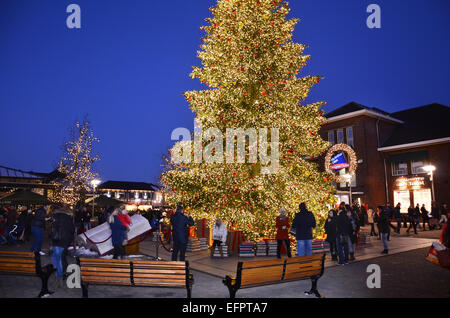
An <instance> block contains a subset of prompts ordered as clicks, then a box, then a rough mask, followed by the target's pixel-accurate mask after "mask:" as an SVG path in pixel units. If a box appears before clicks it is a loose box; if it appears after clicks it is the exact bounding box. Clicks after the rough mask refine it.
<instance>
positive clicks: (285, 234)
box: [276, 216, 291, 240]
mask: <svg viewBox="0 0 450 318" xmlns="http://www.w3.org/2000/svg"><path fill="white" fill-rule="evenodd" d="M283 227H284V229H283ZM290 228H291V223H290V221H289V218H288V217H287V216H286V217H285V218H284V220H281V217H279V216H278V217H277V237H276V239H277V240H289V230H290Z"/></svg>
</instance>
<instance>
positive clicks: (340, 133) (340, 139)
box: [337, 129, 344, 144]
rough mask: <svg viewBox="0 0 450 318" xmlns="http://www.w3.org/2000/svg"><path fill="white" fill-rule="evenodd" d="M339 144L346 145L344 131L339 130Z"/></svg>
mask: <svg viewBox="0 0 450 318" xmlns="http://www.w3.org/2000/svg"><path fill="white" fill-rule="evenodd" d="M337 143H338V144H343V143H344V129H338V130H337Z"/></svg>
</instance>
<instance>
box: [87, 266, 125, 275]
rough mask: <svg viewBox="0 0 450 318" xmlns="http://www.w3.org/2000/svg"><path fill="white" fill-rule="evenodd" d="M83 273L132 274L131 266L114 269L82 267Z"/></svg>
mask: <svg viewBox="0 0 450 318" xmlns="http://www.w3.org/2000/svg"><path fill="white" fill-rule="evenodd" d="M81 272H82V273H84V272H96V273H101V272H107V273H110V272H113V273H129V272H130V266H128V268H113V267H81Z"/></svg>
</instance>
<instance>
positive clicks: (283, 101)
mask: <svg viewBox="0 0 450 318" xmlns="http://www.w3.org/2000/svg"><path fill="white" fill-rule="evenodd" d="M210 11H211V12H212V15H213V16H212V17H211V18H208V19H206V21H207V22H208V24H209V25H207V26H204V27H202V29H203V30H204V31H205V32H206V37H204V38H203V39H202V43H203V44H202V45H201V46H200V48H201V51H199V52H198V56H199V58H200V59H201V62H202V64H203V67H194V68H193V72H192V74H191V77H192V78H195V77H197V78H199V80H200V81H201V83H204V84H206V85H207V86H208V87H209V89H206V90H202V91H189V92H186V93H184V96H185V97H186V99H187V101H188V102H189V103H190V105H191V109H192V111H193V112H194V113H195V114H196V120H197V122H198V123H201V129H202V130H201V131H200V127H196V128H197V130H196V132H195V133H194V134H192V136H195V138H196V140H197V141H188V142H186V141H184V142H179V143H177V144H176V145H175V146H174V148H173V149H172V155H173V156H175V155H176V154H178V157H177V158H180V157H181V156H184V158H188V157H190V158H192V160H190V162H187V161H186V160H185V161H184V162H173V161H172V162H170V163H169V164H168V169H167V171H166V172H165V173H164V174H163V175H162V182H163V184H165V185H166V186H167V187H168V188H169V189H170V190H172V195H171V196H170V199H169V200H170V202H171V203H174V204H175V203H178V202H182V203H183V204H184V205H185V207H186V210H187V212H188V213H189V214H191V215H192V216H193V217H194V218H195V219H197V220H198V219H201V218H207V219H210V220H214V219H215V218H216V217H220V218H222V220H224V221H225V222H226V223H227V224H228V227H229V228H234V229H237V230H242V231H244V232H245V234H246V236H247V238H248V239H256V238H258V237H262V236H273V233H274V231H275V218H276V216H277V215H278V211H279V209H280V208H282V207H284V208H286V209H287V210H288V214H289V216H290V218H291V220H292V217H293V215H294V213H295V212H297V211H298V205H299V203H301V202H306V203H307V206H308V208H309V209H310V210H311V211H312V212H313V213H315V215H316V217H317V218H318V219H319V223H321V222H320V220H321V221H322V222H323V220H324V218H325V217H326V211H327V206H326V205H327V204H332V203H333V200H334V197H333V191H334V188H333V187H332V185H331V181H332V180H331V176H330V175H328V174H326V173H322V172H319V170H318V167H317V165H316V164H315V163H313V162H312V160H311V159H312V158H314V157H316V156H319V155H321V154H322V153H324V152H325V151H326V150H327V149H328V148H329V143H328V142H325V141H324V140H322V139H321V137H320V136H319V135H318V133H317V132H318V130H319V129H320V127H321V124H322V123H324V121H325V119H324V118H323V116H322V115H323V113H324V111H323V110H322V106H323V105H324V104H325V103H324V102H316V103H313V104H309V105H306V103H305V99H306V97H307V96H308V93H309V91H310V89H311V88H312V86H313V85H314V84H316V83H318V82H319V81H320V79H321V77H320V76H306V77H299V76H298V74H299V72H300V71H301V69H302V68H303V67H304V66H305V65H306V63H307V61H308V60H309V59H310V57H309V56H308V55H302V54H303V52H304V50H305V48H306V47H305V46H304V45H302V44H298V43H294V42H293V41H292V33H293V31H294V26H295V25H296V24H297V23H298V19H287V18H286V16H287V14H288V13H289V8H288V3H287V2H285V1H283V0H219V1H218V3H217V5H216V6H215V7H213V8H211V9H210ZM213 127H215V128H217V129H218V130H220V131H221V132H222V133H223V136H225V135H226V132H227V129H238V128H242V129H243V131H246V132H250V131H251V129H255V131H256V132H259V133H260V134H261V133H262V132H264V131H263V130H260V129H261V128H266V129H267V132H268V136H267V141H268V142H269V145H270V146H268V149H267V150H269V152H268V155H269V157H270V158H272V161H274V158H276V157H275V155H277V156H278V153H279V157H277V158H279V163H275V164H273V163H274V162H272V164H273V165H272V168H274V171H273V173H267V172H263V170H264V169H266V170H267V166H269V165H270V164H271V163H270V162H269V161H270V160H269V161H264V160H258V161H257V162H255V161H254V160H253V161H252V160H249V159H255V157H254V156H255V152H254V150H255V149H256V148H252V147H247V148H245V159H246V160H245V162H243V160H239V156H238V155H236V154H235V153H234V150H233V149H232V150H233V152H232V153H231V152H228V150H229V149H230V147H229V146H230V144H227V145H228V147H226V145H225V138H224V140H222V139H221V138H217V134H214V136H211V134H208V133H206V132H211V130H209V131H208V129H210V128H213ZM217 129H216V130H217ZM248 129H250V130H248ZM274 129H275V130H274ZM277 132H278V134H279V136H278V138H279V145H276V144H271V142H272V141H274V140H276V137H277ZM199 137H201V138H202V139H201V142H199V141H198V140H199ZM227 137H228V136H227ZM259 137H261V135H260V136H259ZM256 141H258V140H256ZM259 141H260V142H261V139H259ZM227 142H229V139H227ZM246 142H247V144H248V143H250V144H251V145H252V146H254V147H255V146H256V144H255V140H254V138H251V137H250V136H249V135H247V136H246V135H245V134H241V135H239V136H238V138H237V139H236V140H235V139H233V141H232V142H231V145H234V146H237V143H241V146H242V144H244V145H245V144H246ZM200 146H202V147H200ZM260 147H261V145H260ZM200 148H201V149H202V151H203V156H202V153H201V152H200V153H199V152H198V149H200ZM222 148H223V149H225V148H226V149H227V152H225V151H224V155H222V154H221V152H220V150H221V149H222ZM238 149H239V147H238ZM241 150H242V148H241ZM277 151H278V153H277ZM183 152H184V153H183ZM207 154H209V155H210V157H211V156H212V157H213V158H214V160H213V162H211V160H210V162H208V161H207V160H205V158H206V155H207ZM219 156H220V157H219ZM259 158H260V159H263V158H262V157H259ZM202 159H203V160H202ZM241 159H242V157H241ZM231 162H234V163H231Z"/></svg>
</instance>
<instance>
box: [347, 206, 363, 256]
mask: <svg viewBox="0 0 450 318" xmlns="http://www.w3.org/2000/svg"><path fill="white" fill-rule="evenodd" d="M356 213H357V212H356V210H351V211H347V216H348V218H349V219H350V224H351V226H352V227H351V231H350V234H349V238H350V240H349V241H348V252H349V254H350V258H349V260H350V261H354V260H355V252H356V241H357V240H358V232H359V229H360V227H359V221H358V219H359V217H358V214H356Z"/></svg>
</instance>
